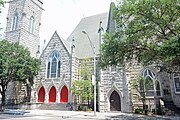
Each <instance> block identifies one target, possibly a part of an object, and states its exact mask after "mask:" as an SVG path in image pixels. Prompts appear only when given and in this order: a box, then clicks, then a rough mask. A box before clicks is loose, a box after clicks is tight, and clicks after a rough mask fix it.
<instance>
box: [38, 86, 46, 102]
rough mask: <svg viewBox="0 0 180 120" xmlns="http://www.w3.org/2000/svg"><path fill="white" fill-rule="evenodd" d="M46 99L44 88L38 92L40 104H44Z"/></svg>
mask: <svg viewBox="0 0 180 120" xmlns="http://www.w3.org/2000/svg"><path fill="white" fill-rule="evenodd" d="M44 99H45V90H44V87H41V88H40V89H39V92H38V102H44Z"/></svg>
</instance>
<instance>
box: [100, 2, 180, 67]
mask: <svg viewBox="0 0 180 120" xmlns="http://www.w3.org/2000/svg"><path fill="white" fill-rule="evenodd" d="M179 5H180V1H179V0H125V1H124V3H123V4H122V5H121V4H118V5H117V8H116V9H114V12H113V13H114V19H115V20H116V22H117V32H116V33H106V35H105V39H104V43H103V45H102V49H101V66H102V67H104V66H107V65H117V64H121V63H122V62H123V61H125V62H131V61H132V60H134V59H135V60H137V61H138V62H139V63H142V64H143V65H149V64H153V63H157V64H159V63H161V64H165V65H167V64H169V65H174V66H180V62H179V60H180V47H179V46H180V36H179V34H180V29H179V28H180V22H179V20H180V6H179ZM172 63H173V64H172Z"/></svg>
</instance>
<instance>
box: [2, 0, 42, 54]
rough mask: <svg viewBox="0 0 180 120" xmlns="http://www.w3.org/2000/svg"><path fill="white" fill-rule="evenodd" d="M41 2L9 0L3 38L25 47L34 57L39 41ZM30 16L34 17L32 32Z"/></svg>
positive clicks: (35, 0) (38, 0)
mask: <svg viewBox="0 0 180 120" xmlns="http://www.w3.org/2000/svg"><path fill="white" fill-rule="evenodd" d="M42 4H43V3H42V1H40V0H12V1H10V2H9V10H8V15H7V24H6V32H5V38H6V39H7V40H9V41H12V42H19V44H21V45H23V46H25V47H27V48H28V50H29V51H30V52H31V55H32V56H33V57H36V52H37V49H38V45H39V43H40V42H39V39H40V37H39V29H40V25H41V15H42V10H43V8H42ZM31 16H32V17H33V18H34V23H33V24H34V25H33V29H34V30H33V32H30V17H31ZM15 17H16V18H15ZM13 24H16V25H14V28H12V27H13Z"/></svg>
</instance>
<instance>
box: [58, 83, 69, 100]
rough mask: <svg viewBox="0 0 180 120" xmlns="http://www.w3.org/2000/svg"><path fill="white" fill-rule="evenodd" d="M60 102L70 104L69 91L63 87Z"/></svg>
mask: <svg viewBox="0 0 180 120" xmlns="http://www.w3.org/2000/svg"><path fill="white" fill-rule="evenodd" d="M60 102H68V89H67V87H66V86H63V87H62V89H61V93H60Z"/></svg>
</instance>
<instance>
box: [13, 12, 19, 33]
mask: <svg viewBox="0 0 180 120" xmlns="http://www.w3.org/2000/svg"><path fill="white" fill-rule="evenodd" d="M18 19H19V16H18V13H17V12H16V13H15V14H14V17H13V18H12V24H11V30H17V27H18Z"/></svg>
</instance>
